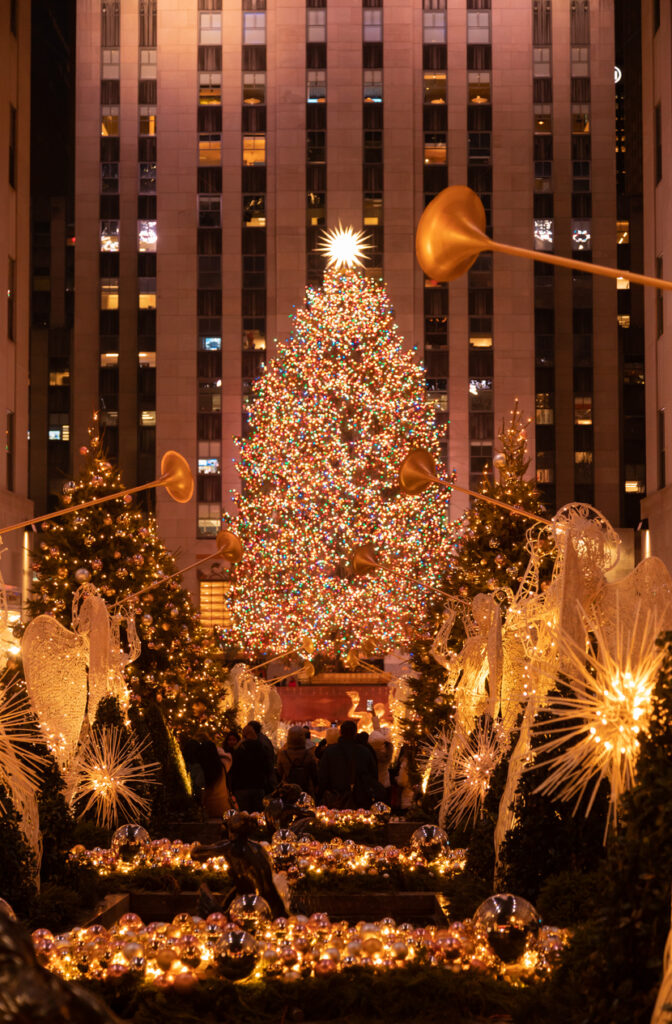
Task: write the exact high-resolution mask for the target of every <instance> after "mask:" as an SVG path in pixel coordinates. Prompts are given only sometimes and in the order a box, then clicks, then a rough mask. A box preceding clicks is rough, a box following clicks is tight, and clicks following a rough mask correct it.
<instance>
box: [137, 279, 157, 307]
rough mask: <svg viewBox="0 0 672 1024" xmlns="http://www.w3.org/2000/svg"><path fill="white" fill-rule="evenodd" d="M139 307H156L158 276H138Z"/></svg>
mask: <svg viewBox="0 0 672 1024" xmlns="http://www.w3.org/2000/svg"><path fill="white" fill-rule="evenodd" d="M138 309H156V278H155V277H139V278H138Z"/></svg>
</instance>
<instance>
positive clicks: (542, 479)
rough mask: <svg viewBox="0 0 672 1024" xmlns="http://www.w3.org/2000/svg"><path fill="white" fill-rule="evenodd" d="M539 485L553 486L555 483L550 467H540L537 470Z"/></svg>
mask: <svg viewBox="0 0 672 1024" xmlns="http://www.w3.org/2000/svg"><path fill="white" fill-rule="evenodd" d="M537 483H538V484H552V483H553V470H552V469H551V467H550V466H540V467H539V468H538V469H537Z"/></svg>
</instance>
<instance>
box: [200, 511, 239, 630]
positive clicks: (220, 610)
mask: <svg viewBox="0 0 672 1024" xmlns="http://www.w3.org/2000/svg"><path fill="white" fill-rule="evenodd" d="M204 522H206V520H204ZM198 525H199V533H201V534H202V535H203V534H206V535H207V536H211V537H215V536H216V535H217V531H218V529H219V519H218V520H217V522H216V525H215V527H214V530H213V528H212V527H211V526H210V527H209V528H208V529H207V530H201V528H200V527H201V520H200V519H199V523H198ZM230 590H231V584H230V583H228V582H227V581H226V580H201V581H200V583H199V612H200V617H201V626H202V627H203V629H214V628H215V627H216V626H230V625H231V621H232V617H231V612H230V610H229V598H228V595H229V591H230Z"/></svg>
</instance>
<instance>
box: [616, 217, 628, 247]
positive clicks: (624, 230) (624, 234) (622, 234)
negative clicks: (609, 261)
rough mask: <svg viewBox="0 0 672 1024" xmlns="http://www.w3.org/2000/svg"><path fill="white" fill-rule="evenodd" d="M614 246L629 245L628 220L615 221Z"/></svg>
mask: <svg viewBox="0 0 672 1024" xmlns="http://www.w3.org/2000/svg"><path fill="white" fill-rule="evenodd" d="M616 244H617V245H629V244H630V221H629V220H617V221H616Z"/></svg>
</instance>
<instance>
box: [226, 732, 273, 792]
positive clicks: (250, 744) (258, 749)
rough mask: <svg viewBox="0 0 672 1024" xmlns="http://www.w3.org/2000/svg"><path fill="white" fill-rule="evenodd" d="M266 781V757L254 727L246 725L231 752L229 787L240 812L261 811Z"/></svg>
mask: <svg viewBox="0 0 672 1024" xmlns="http://www.w3.org/2000/svg"><path fill="white" fill-rule="evenodd" d="M267 780H268V757H267V755H266V752H265V751H264V748H263V747H262V745H261V743H260V742H259V739H258V738H257V733H256V731H255V729H254V727H253V726H252V725H251V724H250V723H248V724H247V725H246V726H245V728H244V729H243V740H242V743H240V744H239V745H238V746H237V747H236V749H235V750H234V752H233V764H232V765H231V775H230V779H229V781H230V785H231V790H232V791H233V795H234V796H235V798H236V803H237V804H238V807H239V809H240V810H241V811H261V810H262V809H263V802H264V793H265V792H266V785H267Z"/></svg>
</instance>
